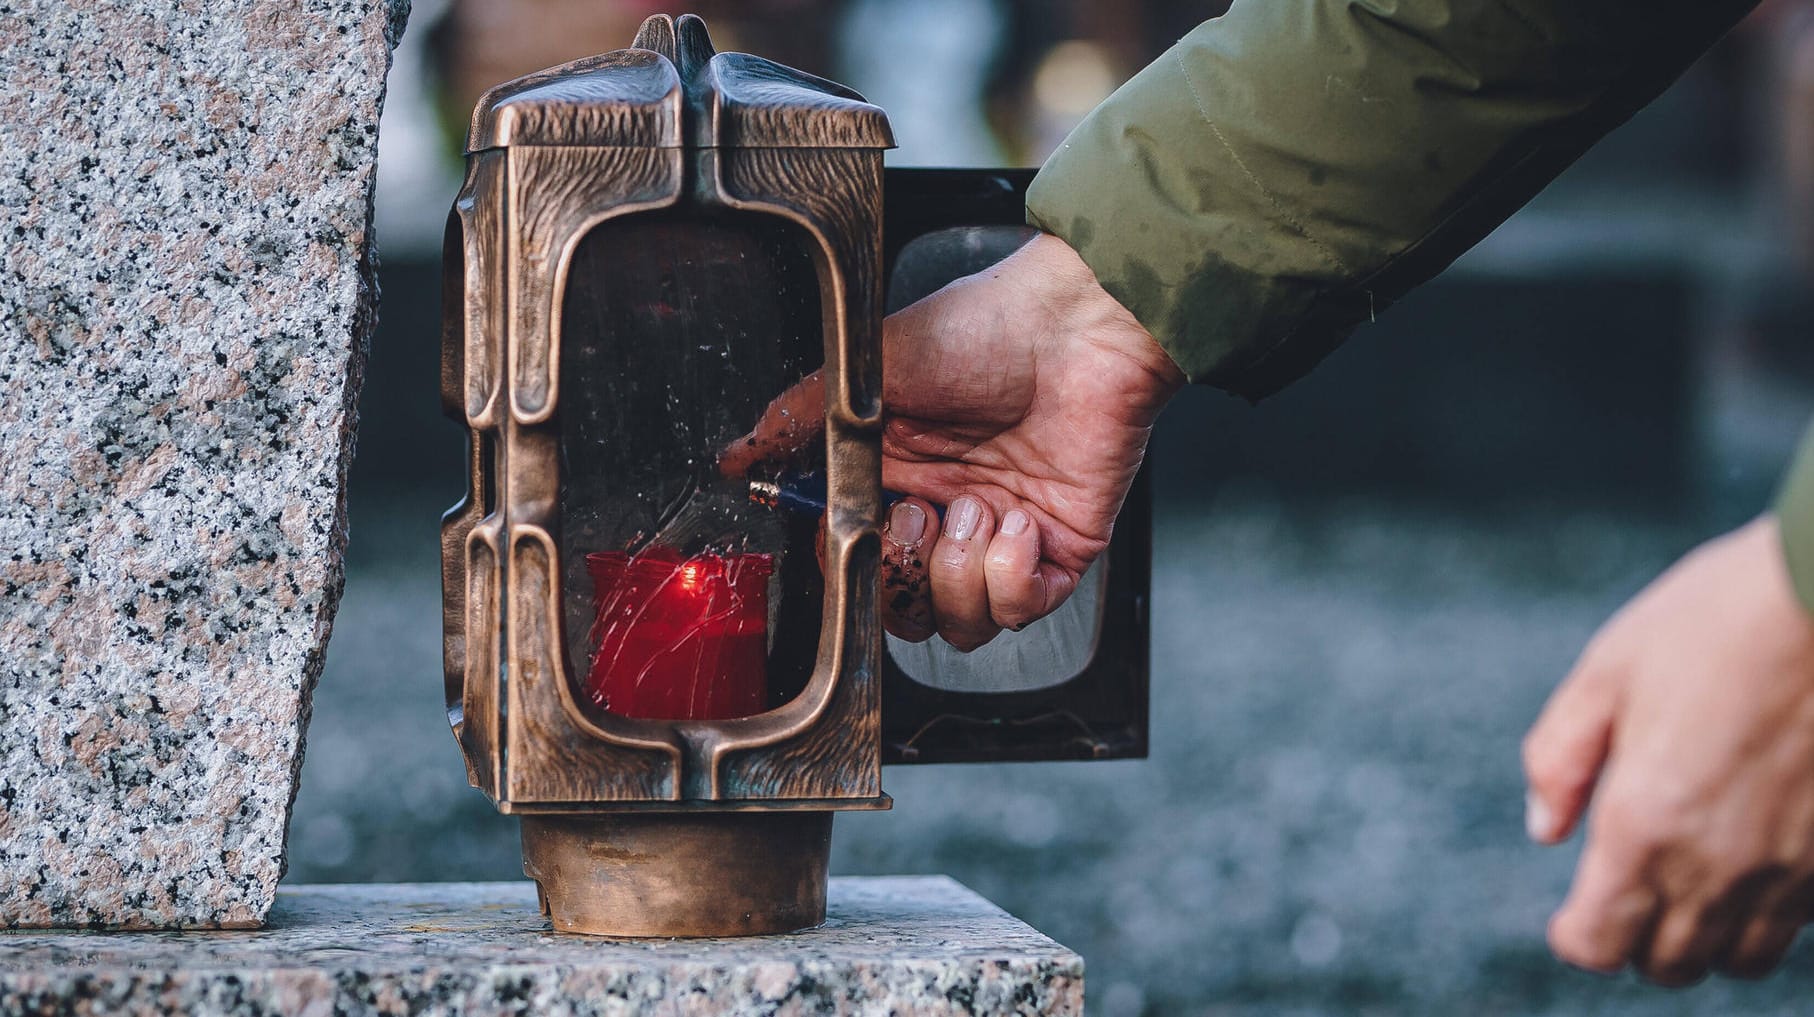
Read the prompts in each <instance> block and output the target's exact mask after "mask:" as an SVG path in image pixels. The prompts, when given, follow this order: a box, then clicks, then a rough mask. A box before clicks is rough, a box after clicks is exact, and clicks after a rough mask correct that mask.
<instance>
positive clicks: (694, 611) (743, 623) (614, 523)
mask: <svg viewBox="0 0 1814 1017" xmlns="http://www.w3.org/2000/svg"><path fill="white" fill-rule="evenodd" d="M808 250H809V248H808V247H807V246H806V241H805V238H804V237H803V236H802V235H800V234H798V233H797V232H795V231H793V230H792V229H791V228H790V227H787V226H786V225H784V224H782V223H779V222H778V221H775V220H771V219H766V218H760V217H748V216H729V215H727V216H716V217H711V218H705V217H701V216H699V215H696V214H680V213H657V214H646V215H638V216H632V217H628V218H625V219H620V220H610V221H607V222H605V223H603V224H601V225H599V226H598V227H596V228H594V229H593V230H592V231H591V232H589V233H588V234H587V235H586V236H585V237H584V238H582V240H581V242H580V243H579V245H578V247H577V248H576V249H575V251H574V254H573V258H572V261H571V263H570V267H569V270H568V273H567V284H566V291H565V293H564V294H563V297H562V301H561V317H560V323H559V333H560V344H561V345H560V351H561V354H560V355H561V391H560V441H561V449H560V454H561V480H562V484H561V505H560V510H561V516H560V518H561V535H560V543H561V548H562V552H561V553H562V562H561V565H562V596H563V599H564V609H563V621H564V624H565V626H566V633H565V644H566V651H567V663H568V674H569V679H570V680H571V681H572V682H574V684H575V688H576V690H577V691H578V692H579V693H580V697H581V699H582V701H584V702H586V703H589V704H591V706H592V707H593V708H596V709H599V710H602V711H606V712H610V713H614V714H618V715H621V716H629V717H643V718H651V719H665V720H711V719H725V718H732V717H744V716H750V715H752V714H756V713H761V712H763V711H765V710H769V709H773V708H774V707H776V706H779V705H781V704H783V703H785V702H787V701H788V700H789V699H791V698H793V697H794V696H795V695H797V694H798V693H799V691H800V689H801V688H802V687H804V685H805V683H806V680H807V678H808V677H810V675H811V671H812V665H813V662H814V659H815V657H816V653H817V648H818V641H819V625H820V603H821V600H822V597H823V584H822V581H821V579H820V576H819V571H818V561H817V556H816V554H815V553H814V550H815V541H816V540H817V528H818V516H817V513H814V512H796V511H789V510H788V509H786V508H776V507H772V506H771V505H770V504H767V503H765V499H762V498H760V497H753V495H752V485H751V480H752V479H757V478H759V479H762V480H764V481H765V482H776V481H783V480H786V479H788V478H789V477H791V476H793V475H796V474H804V473H810V472H812V471H814V470H822V469H823V464H824V460H825V453H824V444H823V441H822V440H820V441H814V442H807V443H806V444H805V445H804V446H803V447H801V448H798V449H795V450H792V451H791V452H790V453H789V454H788V455H786V456H783V457H781V458H780V459H772V458H771V459H770V460H768V461H765V462H763V463H762V464H761V465H760V467H759V468H758V469H757V470H756V471H754V472H748V473H746V472H738V473H737V474H736V475H734V476H727V475H726V471H725V470H724V469H721V459H722V456H723V453H724V452H725V450H726V449H728V448H731V447H733V446H735V445H736V444H737V443H739V442H740V441H743V440H744V436H746V435H747V434H749V433H750V432H751V430H752V428H754V427H755V425H756V424H757V422H758V420H759V419H760V418H761V417H762V415H763V413H764V411H765V410H766V409H767V408H768V406H769V404H770V402H771V401H772V400H774V399H775V397H776V396H777V395H779V394H781V393H782V392H784V391H786V390H788V389H790V388H792V387H793V386H794V385H796V384H797V383H799V382H800V380H801V379H802V378H804V377H805V376H806V375H808V374H809V373H811V372H812V371H814V370H816V369H817V368H818V367H819V365H820V364H821V362H822V361H823V340H822V337H821V332H820V329H821V320H820V308H819V289H818V280H817V276H816V274H815V271H814V268H813V264H812V259H811V256H810V255H809V253H808ZM820 412H822V408H821V410H820ZM801 426H802V433H808V434H810V433H812V432H813V430H814V429H815V428H816V427H817V422H816V421H807V422H804V423H803V424H802V425H801Z"/></svg>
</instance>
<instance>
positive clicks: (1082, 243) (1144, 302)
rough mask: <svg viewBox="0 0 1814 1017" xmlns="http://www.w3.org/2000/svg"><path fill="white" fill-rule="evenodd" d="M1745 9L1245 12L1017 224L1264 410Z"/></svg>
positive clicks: (1116, 102) (1534, 0)
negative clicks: (1067, 248)
mask: <svg viewBox="0 0 1814 1017" xmlns="http://www.w3.org/2000/svg"><path fill="white" fill-rule="evenodd" d="M1754 3H1755V0H1236V3H1235V5H1234V7H1233V9H1231V10H1230V11H1229V12H1228V13H1227V14H1226V15H1224V16H1223V17H1221V18H1218V19H1216V20H1214V21H1210V22H1207V23H1205V24H1204V25H1202V26H1200V27H1198V28H1197V29H1196V30H1195V31H1193V32H1191V33H1190V34H1189V35H1187V36H1185V37H1184V39H1183V40H1181V41H1180V42H1179V43H1178V44H1177V45H1176V46H1174V47H1172V49H1170V50H1169V51H1167V52H1166V53H1165V55H1164V56H1162V57H1160V58H1159V59H1158V60H1157V61H1155V62H1154V63H1153V64H1152V66H1150V67H1148V68H1146V69H1145V70H1144V71H1141V72H1140V73H1139V74H1138V75H1136V76H1135V77H1134V78H1133V80H1131V81H1129V82H1128V83H1127V84H1126V85H1124V86H1123V87H1122V88H1121V89H1120V90H1119V91H1117V92H1116V93H1115V94H1114V95H1113V96H1111V97H1110V98H1109V99H1108V100H1107V101H1106V102H1104V103H1103V104H1102V106H1101V107H1099V108H1098V109H1097V110H1096V111H1095V112H1094V113H1092V114H1091V115H1090V116H1089V117H1088V118H1087V119H1086V120H1085V121H1084V122H1083V123H1082V124H1081V125H1080V126H1079V127H1078V128H1077V130H1076V131H1075V132H1073V133H1072V134H1071V136H1070V137H1069V138H1068V139H1067V140H1066V141H1065V143H1064V145H1063V146H1062V147H1061V148H1060V149H1059V151H1058V152H1056V153H1054V154H1053V156H1052V157H1051V158H1050V159H1049V160H1048V161H1047V162H1046V165H1045V167H1044V168H1043V169H1042V170H1041V171H1040V173H1039V176H1038V177H1037V178H1036V179H1035V181H1034V183H1033V188H1032V191H1031V192H1030V194H1029V195H1028V199H1027V210H1028V220H1029V221H1030V222H1031V223H1032V224H1033V225H1035V226H1038V227H1039V228H1041V229H1044V230H1046V231H1048V232H1051V233H1055V234H1057V235H1058V236H1060V237H1062V238H1063V239H1064V240H1066V241H1067V242H1068V243H1069V244H1070V245H1071V246H1072V247H1074V248H1075V249H1076V250H1077V251H1078V253H1079V254H1081V255H1082V256H1083V259H1084V261H1085V262H1087V263H1088V264H1089V266H1090V267H1091V269H1092V270H1094V271H1095V273H1096V276H1097V278H1098V279H1099V280H1101V282H1102V285H1103V286H1104V288H1106V289H1107V290H1108V291H1109V293H1111V294H1112V295H1114V296H1115V298H1116V299H1118V300H1119V301H1121V303H1123V304H1124V305H1126V306H1127V308H1128V309H1129V310H1130V311H1132V312H1133V313H1134V316H1135V317H1136V318H1138V319H1139V320H1140V321H1141V323H1142V324H1144V325H1145V326H1146V327H1147V329H1148V330H1149V331H1150V332H1152V333H1153V335H1154V336H1155V337H1156V338H1157V339H1158V340H1159V342H1160V343H1161V344H1162V345H1164V347H1165V348H1166V350H1167V351H1168V352H1170V353H1171V355H1172V357H1173V359H1175V360H1176V361H1177V362H1178V364H1179V366H1180V367H1182V368H1183V369H1184V372H1185V374H1187V375H1188V376H1189V377H1190V378H1191V379H1192V380H1194V381H1200V382H1207V383H1209V384H1212V385H1216V386H1218V387H1221V388H1225V389H1228V390H1229V391H1231V392H1235V393H1238V394H1240V395H1244V396H1247V397H1249V398H1259V397H1261V396H1264V395H1267V394H1269V393H1271V392H1273V391H1276V390H1277V389H1279V388H1280V387H1282V386H1284V385H1285V384H1287V383H1289V382H1291V381H1292V380H1294V379H1296V378H1297V377H1298V376H1300V375H1302V374H1303V373H1304V372H1306V371H1308V370H1309V369H1310V368H1311V367H1313V366H1315V364H1316V362H1317V361H1318V360H1320V359H1321V358H1322V357H1323V356H1324V355H1326V354H1327V353H1328V352H1329V351H1330V350H1332V349H1334V348H1335V346H1336V345H1337V344H1338V343H1339V342H1340V341H1341V340H1342V339H1343V338H1344V337H1345V336H1346V335H1347V334H1348V332H1349V331H1350V330H1352V329H1353V328H1354V326H1355V325H1357V324H1359V323H1361V322H1364V321H1367V320H1369V319H1371V318H1372V317H1373V316H1374V315H1376V314H1378V313H1379V312H1380V311H1382V310H1384V309H1385V307H1386V305H1387V304H1389V303H1391V302H1392V301H1393V300H1394V299H1396V298H1397V297H1399V296H1400V295H1402V294H1403V293H1404V292H1405V291H1406V290H1408V289H1410V288H1411V287H1413V286H1415V285H1417V284H1418V283H1421V282H1423V281H1425V280H1427V279H1429V278H1430V277H1431V276H1433V275H1435V274H1436V273H1438V272H1440V271H1441V270H1442V269H1444V268H1446V267H1447V266H1448V265H1449V263H1450V262H1452V261H1454V259H1455V258H1456V257H1458V256H1459V255H1460V254H1461V253H1462V252H1463V251H1465V250H1466V249H1467V248H1469V247H1471V246H1472V245H1473V244H1474V243H1475V242H1477V241H1478V240H1480V238H1481V237H1483V236H1485V235H1486V234H1487V233H1488V232H1489V231H1491V230H1492V229H1493V228H1494V227H1495V226H1497V225H1498V224H1499V223H1500V222H1501V221H1503V220H1504V219H1505V218H1506V217H1507V216H1509V215H1510V214H1511V213H1512V212H1513V211H1515V210H1517V209H1518V208H1519V207H1520V206H1521V205H1523V204H1524V203H1525V202H1526V201H1528V200H1529V199H1530V198H1531V196H1532V195H1534V194H1535V193H1536V192H1537V191H1538V190H1540V189H1541V188H1542V187H1543V186H1544V185H1545V184H1547V183H1549V181H1550V180H1551V179H1553V178H1554V177H1555V176H1556V174H1557V173H1559V172H1561V171H1562V169H1563V168H1564V167H1566V166H1567V165H1568V164H1569V163H1571V162H1573V161H1574V160H1575V159H1576V158H1577V157H1578V156H1580V154H1581V153H1582V152H1583V151H1585V150H1586V149H1587V148H1588V146H1590V145H1591V144H1593V143H1594V142H1595V141H1596V140H1598V139H1599V138H1600V137H1601V136H1602V135H1604V134H1606V133H1607V132H1608V131H1610V130H1611V129H1612V128H1614V127H1615V126H1617V125H1618V124H1620V123H1621V122H1623V121H1624V120H1625V119H1627V118H1628V117H1629V116H1630V115H1631V114H1632V113H1633V112H1635V111H1636V110H1637V109H1638V108H1640V107H1641V106H1643V105H1644V104H1645V103H1647V102H1649V101H1650V100H1651V99H1652V98H1654V97H1655V96H1656V95H1657V93H1659V92H1661V91H1662V90H1663V89H1664V88H1665V87H1666V86H1667V85H1668V84H1669V83H1670V82H1671V81H1673V80H1674V79H1675V78H1676V77H1677V76H1678V75H1680V74H1681V73H1682V71H1683V70H1685V69H1686V68H1687V67H1688V65H1689V64H1690V63H1692V62H1693V61H1694V59H1695V58H1696V57H1697V56H1699V55H1700V54H1701V53H1702V52H1703V51H1705V50H1706V49H1707V48H1708V47H1709V46H1710V45H1712V44H1713V42H1714V40H1716V39H1717V38H1718V37H1719V36H1720V35H1721V34H1722V33H1723V32H1725V31H1726V30H1727V29H1728V28H1730V27H1731V26H1732V25H1733V23H1735V22H1736V21H1737V20H1738V19H1739V18H1740V17H1741V16H1743V15H1744V13H1745V12H1746V11H1748V10H1749V9H1750V8H1751V7H1752V6H1753V5H1754Z"/></svg>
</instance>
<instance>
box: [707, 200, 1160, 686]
mask: <svg viewBox="0 0 1814 1017" xmlns="http://www.w3.org/2000/svg"><path fill="white" fill-rule="evenodd" d="M882 363H883V380H882V396H883V405H884V408H885V413H886V421H885V429H884V432H883V436H882V484H883V486H884V487H887V488H890V489H892V490H895V491H899V492H902V493H903V494H905V495H907V497H904V498H902V499H901V500H900V501H898V502H896V503H895V505H894V507H893V508H892V509H891V510H890V512H889V515H888V519H887V520H886V521H885V524H884V527H883V562H882V571H883V585H884V589H883V591H882V616H883V617H882V621H883V625H884V626H885V627H886V628H887V629H888V631H890V632H892V633H894V634H895V635H897V636H899V637H901V638H903V639H910V640H915V641H918V640H923V639H926V638H928V637H929V636H931V635H932V634H933V633H935V632H936V633H938V634H939V635H940V636H942V637H943V638H944V639H945V640H946V641H947V642H949V643H950V644H951V645H953V646H955V647H957V648H958V649H960V650H971V649H975V648H976V647H978V646H981V645H983V644H984V643H987V642H988V641H989V640H991V639H993V638H994V637H995V635H996V634H997V633H999V632H1000V631H1001V630H1002V629H1004V628H1021V627H1023V626H1025V625H1027V624H1029V623H1031V622H1033V621H1035V620H1037V619H1039V618H1042V617H1044V616H1046V615H1047V614H1050V613H1051V612H1052V611H1053V610H1055V609H1056V608H1057V607H1058V606H1059V605H1060V604H1063V603H1064V601H1065V600H1066V598H1068V597H1069V596H1070V595H1071V592H1072V591H1073V590H1074V589H1076V587H1077V582H1078V579H1079V578H1080V577H1081V576H1082V575H1083V572H1084V570H1086V569H1088V568H1089V566H1090V563H1091V562H1093V561H1095V560H1096V557H1097V556H1098V555H1100V554H1101V553H1102V551H1103V549H1104V548H1106V547H1108V544H1109V537H1110V535H1111V534H1112V532H1113V530H1114V525H1115V516H1116V514H1117V513H1119V512H1120V510H1121V503H1122V500H1123V499H1124V498H1126V497H1127V491H1128V487H1129V486H1130V485H1131V484H1132V483H1133V481H1134V475H1135V473H1137V472H1138V471H1139V469H1140V462H1141V459H1142V457H1143V456H1144V455H1145V452H1146V443H1147V439H1148V437H1149V436H1150V434H1151V432H1152V426H1153V421H1154V420H1155V419H1156V418H1157V417H1158V415H1159V411H1160V409H1161V408H1162V407H1163V406H1164V405H1165V403H1166V401H1167V400H1169V399H1170V398H1171V396H1172V395H1173V394H1174V393H1176V392H1177V390H1178V389H1179V388H1180V387H1181V386H1182V385H1183V384H1184V376H1183V374H1182V372H1180V371H1179V370H1178V367H1177V365H1176V364H1174V363H1173V362H1172V360H1171V358H1170V357H1169V356H1168V355H1167V354H1166V353H1165V351H1164V350H1163V349H1161V348H1160V346H1159V344H1158V343H1157V342H1155V341H1154V340H1153V338H1152V337H1151V336H1150V335H1148V334H1147V332H1146V330H1145V329H1144V328H1142V327H1141V326H1140V323H1139V322H1137V321H1136V320H1134V317H1133V315H1131V314H1129V313H1128V311H1127V310H1126V309H1125V308H1123V307H1122V306H1121V305H1120V304H1119V303H1117V302H1116V301H1115V299H1114V298H1113V297H1111V296H1109V294H1108V293H1107V292H1106V291H1104V290H1103V289H1102V287H1101V286H1100V285H1098V284H1097V282H1096V278H1095V276H1094V275H1093V274H1092V273H1091V272H1090V269H1089V267H1088V266H1087V265H1085V264H1084V262H1083V259H1081V258H1079V257H1078V256H1077V254H1076V252H1074V251H1072V250H1071V248H1070V247H1069V246H1067V245H1066V244H1065V243H1064V242H1063V241H1061V240H1059V239H1057V238H1055V237H1051V236H1047V235H1044V234H1041V235H1039V236H1037V237H1035V238H1034V239H1033V240H1032V241H1031V242H1029V243H1028V244H1027V245H1026V246H1024V247H1022V248H1021V249H1020V250H1019V251H1017V252H1015V253H1014V254H1013V255H1011V256H1009V257H1008V258H1006V259H1004V260H1003V261H1001V262H1000V263H998V264H996V265H994V266H992V267H990V268H988V269H985V270H984V271H982V272H979V273H977V274H975V275H972V276H968V277H966V278H963V279H959V280H957V281H956V282H954V283H952V284H951V285H949V286H946V287H945V288H944V289H942V290H939V291H938V292H937V293H934V294H932V295H931V296H929V297H927V298H925V299H924V300H921V301H919V302H918V303H916V304H913V305H912V306H910V307H907V308H905V309H903V310H901V311H900V312H898V313H896V314H893V315H890V316H889V317H888V319H887V321H886V322H885V325H884V329H883V359H882ZM823 412H824V389H823V385H822V381H821V379H820V378H819V376H818V375H814V376H812V377H811V378H808V379H807V380H806V381H805V382H803V383H801V384H800V385H798V386H796V387H795V388H793V389H790V390H789V391H788V392H786V393H784V394H782V395H781V396H780V397H779V398H777V399H776V400H775V401H774V403H773V404H771V405H770V406H769V408H768V411H767V412H766V413H765V414H764V416H763V419H762V421H761V422H760V423H758V424H757V426H756V429H755V430H754V431H753V432H752V434H751V436H750V439H749V440H747V441H745V442H740V443H738V444H737V445H735V446H733V447H732V449H731V450H729V451H728V452H727V453H726V455H725V457H724V459H723V460H722V462H721V463H720V466H721V468H722V469H724V470H725V472H726V473H729V474H733V475H735V474H739V473H742V472H745V471H747V470H748V469H749V468H750V467H751V466H753V465H754V464H755V463H756V462H757V461H760V460H762V459H765V458H769V457H771V456H773V455H774V454H776V453H777V452H778V451H785V450H787V449H789V448H798V447H800V445H802V444H803V443H804V441H806V440H810V437H811V436H812V435H813V434H814V433H815V432H816V430H817V427H818V423H817V422H818V421H820V420H821V419H822V415H823ZM935 506H943V518H942V520H941V518H940V514H939V512H938V511H937V510H936V509H935Z"/></svg>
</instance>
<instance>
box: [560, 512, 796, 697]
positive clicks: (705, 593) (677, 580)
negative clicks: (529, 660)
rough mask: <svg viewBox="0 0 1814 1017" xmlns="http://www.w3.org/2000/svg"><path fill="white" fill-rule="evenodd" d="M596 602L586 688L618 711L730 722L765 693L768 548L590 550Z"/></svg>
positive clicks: (589, 567) (770, 561) (771, 569)
mask: <svg viewBox="0 0 1814 1017" xmlns="http://www.w3.org/2000/svg"><path fill="white" fill-rule="evenodd" d="M586 568H587V571H588V572H589V573H590V574H591V576H592V587H593V595H594V597H595V603H596V604H597V613H596V615H595V616H594V621H593V625H592V632H591V634H590V638H589V639H588V640H587V642H588V643H589V644H590V645H591V646H592V648H593V654H592V665H591V668H590V669H589V670H588V672H587V674H586V684H585V691H586V694H587V696H588V697H590V698H591V700H592V702H593V703H595V704H597V705H598V706H600V707H602V708H603V709H605V710H607V711H609V712H611V713H614V714H617V715H618V716H620V717H638V718H644V719H649V720H729V719H732V718H736V717H748V716H752V715H754V714H758V713H761V712H762V711H763V709H764V707H765V705H766V700H767V698H768V581H769V577H770V576H771V575H773V574H774V570H775V560H774V556H773V555H768V554H696V555H693V556H692V557H690V558H682V557H681V556H680V555H679V554H678V553H676V552H674V551H671V550H669V549H667V548H659V547H658V548H650V549H648V550H645V551H640V552H638V553H636V554H634V555H632V554H629V553H627V552H624V551H603V552H594V553H592V554H588V555H587V556H586Z"/></svg>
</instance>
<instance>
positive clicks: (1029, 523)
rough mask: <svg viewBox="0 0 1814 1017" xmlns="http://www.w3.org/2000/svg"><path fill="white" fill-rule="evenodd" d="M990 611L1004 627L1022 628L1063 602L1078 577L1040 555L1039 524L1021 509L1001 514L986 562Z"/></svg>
mask: <svg viewBox="0 0 1814 1017" xmlns="http://www.w3.org/2000/svg"><path fill="white" fill-rule="evenodd" d="M983 573H984V575H985V576H986V577H987V579H988V585H989V614H990V616H991V617H992V618H993V619H994V620H995V624H997V625H999V626H1001V627H1002V628H1005V629H1016V630H1018V629H1023V628H1026V627H1027V626H1028V625H1030V624H1032V623H1033V622H1036V621H1038V620H1039V619H1041V618H1044V617H1045V616H1046V615H1048V614H1051V613H1052V612H1053V611H1054V610H1056V609H1057V608H1058V605H1060V604H1063V603H1064V602H1065V599H1066V598H1068V597H1069V596H1070V595H1071V591H1072V590H1073V589H1075V588H1076V586H1077V578H1076V577H1075V576H1073V575H1071V574H1070V573H1069V572H1066V571H1065V570H1063V569H1061V568H1059V567H1058V566H1057V565H1054V564H1052V563H1051V562H1046V561H1041V560H1040V557H1039V527H1038V526H1037V525H1036V524H1035V523H1034V522H1033V517H1032V516H1030V515H1028V514H1027V513H1026V512H1025V511H1023V510H1021V509H1017V508H1016V509H1009V510H1008V511H1007V512H1006V513H1004V514H1003V515H1002V517H1001V523H1000V525H999V526H998V528H997V529H996V531H995V536H994V538H993V539H991V540H990V541H989V553H988V557H987V559H986V560H985V561H984V563H983Z"/></svg>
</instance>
